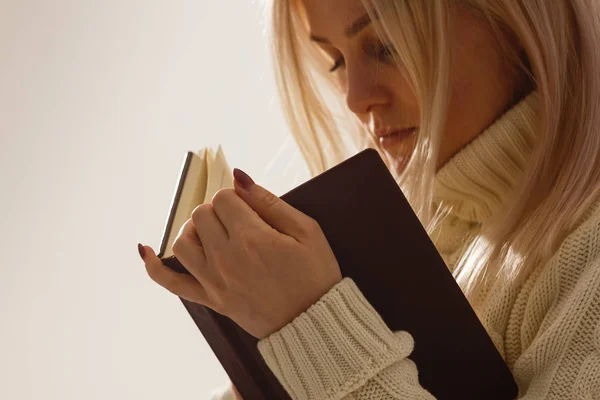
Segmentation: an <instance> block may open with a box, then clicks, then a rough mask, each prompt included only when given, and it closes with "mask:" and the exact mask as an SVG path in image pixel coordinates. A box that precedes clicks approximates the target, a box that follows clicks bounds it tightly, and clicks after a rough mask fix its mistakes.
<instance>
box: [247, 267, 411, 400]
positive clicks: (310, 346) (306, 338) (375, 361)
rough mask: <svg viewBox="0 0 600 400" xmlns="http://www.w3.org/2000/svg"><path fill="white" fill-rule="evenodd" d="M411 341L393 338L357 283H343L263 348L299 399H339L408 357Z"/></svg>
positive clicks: (399, 334) (267, 359)
mask: <svg viewBox="0 0 600 400" xmlns="http://www.w3.org/2000/svg"><path fill="white" fill-rule="evenodd" d="M413 345H414V342H413V339H412V336H411V335H410V334H409V333H407V332H396V333H394V332H392V331H391V330H390V329H389V328H388V327H387V325H386V324H385V323H384V322H383V320H382V319H381V317H380V316H379V314H378V313H377V311H375V309H374V308H373V306H372V305H371V304H370V303H369V302H368V301H367V299H365V297H364V296H363V294H362V293H361V292H360V290H359V289H358V287H357V286H356V284H355V283H354V281H353V280H352V279H350V278H344V279H342V281H340V282H339V283H338V284H336V285H335V286H334V287H333V288H331V290H329V292H327V293H326V294H325V295H324V296H323V297H321V299H319V301H318V302H317V303H315V304H313V305H312V306H311V307H310V308H309V309H308V310H306V311H305V312H304V313H302V314H300V315H299V316H298V317H296V318H295V319H294V320H293V321H292V322H290V323H289V324H287V325H286V326H284V327H283V328H281V329H280V330H279V331H277V332H274V333H273V334H271V335H269V336H267V337H266V338H264V339H262V340H260V341H259V342H258V350H259V351H260V353H261V355H262V356H263V358H264V360H265V362H266V363H267V365H268V366H269V368H270V369H271V370H272V371H273V373H274V374H275V376H276V377H277V378H278V379H279V381H280V382H281V384H282V385H283V387H284V388H285V389H286V390H287V392H288V394H290V396H291V397H292V398H294V399H330V398H336V399H340V398H342V397H344V396H345V395H347V394H349V393H352V392H353V391H355V390H356V389H358V388H360V387H361V386H363V385H364V384H365V383H366V382H367V381H368V380H369V379H371V378H372V377H373V376H375V375H376V374H377V373H379V372H380V371H381V370H383V369H384V368H386V367H388V366H390V365H392V364H393V363H395V362H397V361H399V360H401V359H403V358H405V357H407V356H408V355H409V354H410V353H411V352H412V349H413Z"/></svg>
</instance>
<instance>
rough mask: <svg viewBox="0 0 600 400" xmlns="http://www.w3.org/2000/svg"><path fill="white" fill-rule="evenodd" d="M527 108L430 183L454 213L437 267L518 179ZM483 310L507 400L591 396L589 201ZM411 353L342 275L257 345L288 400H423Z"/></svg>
mask: <svg viewBox="0 0 600 400" xmlns="http://www.w3.org/2000/svg"><path fill="white" fill-rule="evenodd" d="M537 103H538V94H537V93H535V92H534V93H532V94H530V95H529V96H527V97H526V98H525V99H524V100H522V101H521V102H520V103H519V104H517V105H516V106H514V107H513V108H512V109H510V110H509V111H508V112H507V113H505V114H504V115H503V116H502V117H501V118H499V119H498V120H497V121H496V122H495V123H494V124H493V125H491V126H490V127H489V128H488V129H487V130H485V131H484V132H482V133H481V134H480V135H479V136H478V137H477V138H476V139H475V140H474V141H472V142H471V143H470V144H468V145H467V146H465V147H464V148H463V149H461V150H460V151H459V152H458V153H457V154H456V155H455V156H454V157H453V158H452V159H451V160H450V161H449V162H448V163H447V164H446V165H444V166H443V167H442V168H441V169H440V170H439V171H438V173H437V174H436V186H435V197H436V199H444V200H445V201H451V202H453V204H454V205H455V211H454V212H453V215H451V217H449V218H447V219H446V220H445V222H444V224H443V226H442V227H441V228H440V229H439V230H438V231H436V233H434V234H433V235H432V240H433V241H434V243H435V244H436V247H437V248H438V250H439V251H440V253H441V254H442V256H443V258H444V260H445V261H446V263H447V264H448V266H449V268H451V269H452V268H453V266H454V262H455V261H456V258H457V257H458V255H459V254H460V252H461V251H462V247H461V246H462V245H463V243H464V238H465V237H466V235H469V234H472V233H474V232H476V231H477V230H478V229H479V227H480V226H481V225H482V224H483V223H485V221H486V220H487V219H488V218H489V217H490V216H491V215H493V213H494V212H497V211H498V210H499V209H500V206H501V205H502V204H503V201H504V200H505V199H506V198H507V196H509V195H510V193H511V187H512V185H514V183H515V181H516V179H517V178H518V177H519V174H521V173H522V171H523V167H524V165H525V162H526V160H527V157H528V155H529V154H530V146H531V143H532V142H533V140H534V135H535V127H534V115H535V109H536V106H537ZM412 267H413V268H414V267H415V266H412ZM407 268H411V266H407ZM483 310H484V312H483V314H482V316H481V318H482V322H483V323H484V325H485V327H486V329H487V331H488V333H489V335H490V336H491V338H492V339H493V341H494V343H495V344H496V347H497V348H498V349H499V351H500V353H501V354H502V356H503V357H504V359H505V360H506V362H507V364H508V366H509V367H510V369H511V371H512V372H513V375H514V377H515V379H516V381H517V383H518V385H519V399H527V400H534V399H535V400H538V399H556V400H559V399H560V400H566V399H587V400H591V399H600V202H596V203H595V205H594V206H593V207H591V208H590V209H589V210H588V213H587V214H586V217H585V218H583V221H582V222H581V223H580V225H579V226H578V227H577V228H576V229H575V230H573V231H572V232H571V234H570V235H569V236H568V237H567V238H566V239H565V240H564V242H563V243H562V244H561V247H560V248H559V250H558V251H557V252H556V254H554V256H553V257H552V258H551V259H550V260H549V261H548V262H547V263H546V264H545V265H542V266H540V267H539V268H537V269H536V270H534V272H533V273H531V275H530V276H529V277H528V279H527V280H526V281H525V282H524V283H523V284H522V285H520V286H516V285H513V286H509V287H495V288H492V289H491V290H490V291H489V294H488V295H487V297H486V299H485V300H484V307H483ZM401 311H402V310H398V312H401ZM431 318H435V315H432V316H431ZM413 344H414V343H413V339H412V336H411V335H410V332H400V331H399V332H392V331H391V330H390V329H389V328H388V327H387V326H386V325H385V323H384V322H383V321H382V320H381V318H380V317H379V315H378V314H377V312H376V311H375V310H374V309H373V307H372V306H371V305H370V304H369V302H368V301H367V300H366V299H365V298H364V297H363V295H362V293H361V292H360V290H359V289H358V287H357V286H356V285H355V284H354V282H353V281H352V280H351V279H349V278H344V279H343V280H342V281H341V282H339V283H338V284H337V285H335V286H334V287H333V288H332V289H331V290H330V291H329V292H328V293H326V294H325V295H324V296H323V297H322V298H321V299H320V300H319V301H318V302H317V303H315V304H314V305H312V306H311V307H310V308H309V309H308V310H306V311H305V312H304V313H302V314H301V315H299V316H298V317H296V318H295V319H294V320H293V321H292V322H291V323H289V324H288V325H286V326H285V327H283V328H282V329H281V330H279V331H277V332H274V333H273V334H271V335H270V336H268V337H266V338H264V339H263V340H261V341H260V342H259V343H258V348H259V351H260V352H261V354H262V356H263V357H264V359H265V361H266V363H267V365H268V366H269V368H271V370H272V371H273V373H274V374H275V376H277V378H278V379H279V381H280V382H281V383H282V385H283V386H284V388H285V389H286V390H287V391H288V393H289V394H290V396H291V397H292V398H293V399H332V400H333V399H348V400H349V399H432V398H433V396H432V395H431V394H429V393H428V392H427V391H426V390H425V389H423V388H422V387H421V385H420V384H419V380H418V370H417V367H416V366H415V364H414V363H413V362H412V361H411V360H410V359H408V358H407V356H409V355H410V353H411V351H412V349H413ZM465 379H466V380H468V379H469V377H468V376H465ZM222 396H223V397H220V398H222V399H229V398H232V397H229V396H231V393H229V392H228V393H225V394H223V395H222ZM244 400H252V399H244Z"/></svg>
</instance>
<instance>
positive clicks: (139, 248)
mask: <svg viewBox="0 0 600 400" xmlns="http://www.w3.org/2000/svg"><path fill="white" fill-rule="evenodd" d="M138 252H139V253H140V257H142V260H144V257H145V256H146V249H144V246H142V244H141V243H138ZM144 261H146V260H144Z"/></svg>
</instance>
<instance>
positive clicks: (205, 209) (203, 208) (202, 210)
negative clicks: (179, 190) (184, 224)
mask: <svg viewBox="0 0 600 400" xmlns="http://www.w3.org/2000/svg"><path fill="white" fill-rule="evenodd" d="M211 210H212V204H210V203H204V204H200V205H198V206H196V208H194V211H192V218H191V219H192V221H194V222H197V221H201V220H202V219H203V218H204V216H205V215H206V213H209V212H211Z"/></svg>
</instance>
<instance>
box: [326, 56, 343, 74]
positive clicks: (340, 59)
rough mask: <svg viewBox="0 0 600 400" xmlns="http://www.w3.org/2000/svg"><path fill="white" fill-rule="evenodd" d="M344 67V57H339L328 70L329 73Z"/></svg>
mask: <svg viewBox="0 0 600 400" xmlns="http://www.w3.org/2000/svg"><path fill="white" fill-rule="evenodd" d="M342 65H344V57H340V58H338V59H337V60H335V62H334V63H333V66H332V67H331V68H330V69H329V72H334V71H335V70H336V69H338V68H339V67H341V66H342Z"/></svg>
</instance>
